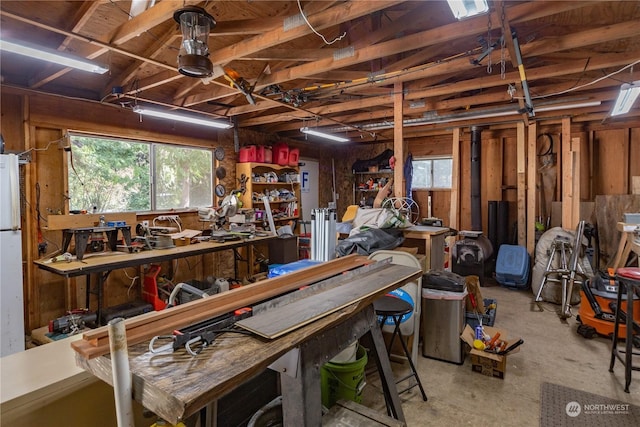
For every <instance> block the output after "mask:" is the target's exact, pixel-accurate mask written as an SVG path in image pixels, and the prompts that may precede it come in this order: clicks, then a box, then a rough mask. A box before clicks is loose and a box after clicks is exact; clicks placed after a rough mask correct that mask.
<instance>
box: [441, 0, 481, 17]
mask: <svg viewBox="0 0 640 427" xmlns="http://www.w3.org/2000/svg"><path fill="white" fill-rule="evenodd" d="M447 3H449V7H450V8H451V12H453V16H455V17H456V19H457V20H460V19H464V18H470V17H472V16H475V15H480V14H482V13H486V12H487V11H488V10H489V5H488V4H487V1H486V0H447Z"/></svg>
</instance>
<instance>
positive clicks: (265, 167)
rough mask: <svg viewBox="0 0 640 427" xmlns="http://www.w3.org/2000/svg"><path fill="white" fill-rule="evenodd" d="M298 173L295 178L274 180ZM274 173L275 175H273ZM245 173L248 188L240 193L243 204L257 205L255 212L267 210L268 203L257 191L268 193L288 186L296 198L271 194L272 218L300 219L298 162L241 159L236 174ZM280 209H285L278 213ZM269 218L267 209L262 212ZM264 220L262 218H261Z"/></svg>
mask: <svg viewBox="0 0 640 427" xmlns="http://www.w3.org/2000/svg"><path fill="white" fill-rule="evenodd" d="M287 173H288V174H292V175H293V176H297V179H296V180H294V181H293V182H285V181H275V179H279V178H280V176H281V175H283V174H287ZM274 174H275V175H274ZM242 175H244V176H246V177H248V178H249V179H248V180H247V184H246V191H245V193H244V194H243V195H241V196H240V200H241V201H242V207H243V208H247V209H255V210H256V212H260V211H262V212H264V211H265V204H264V202H263V201H262V200H259V199H258V198H257V197H254V195H255V194H256V193H257V194H261V195H262V194H268V193H270V192H272V191H274V190H279V189H286V190H289V191H290V192H291V193H292V194H293V196H294V197H293V198H285V199H281V198H273V199H272V198H270V200H269V206H270V207H271V211H272V212H273V215H274V217H273V220H274V222H275V223H276V226H277V225H278V223H283V222H288V221H291V220H297V219H298V218H299V216H300V209H301V207H300V169H299V168H298V167H297V166H280V165H277V164H271V163H238V164H237V165H236V177H237V178H241V177H242ZM277 212H280V213H283V214H278V213H277ZM263 219H264V220H266V212H264V213H263ZM259 221H260V222H262V219H260V220H259Z"/></svg>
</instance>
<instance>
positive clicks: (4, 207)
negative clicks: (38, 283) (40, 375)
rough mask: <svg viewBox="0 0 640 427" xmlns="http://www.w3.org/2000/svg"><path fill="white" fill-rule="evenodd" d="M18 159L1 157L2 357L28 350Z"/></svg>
mask: <svg viewBox="0 0 640 427" xmlns="http://www.w3.org/2000/svg"><path fill="white" fill-rule="evenodd" d="M20 228H21V225H20V173H19V171H18V156H17V155H15V154H0V357H4V356H8V355H9V354H13V353H16V352H18V351H23V350H24V297H23V290H22V232H21V229H20Z"/></svg>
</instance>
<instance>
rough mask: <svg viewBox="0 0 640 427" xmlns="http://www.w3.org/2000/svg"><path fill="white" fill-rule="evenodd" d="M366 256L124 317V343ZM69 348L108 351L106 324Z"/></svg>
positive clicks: (323, 275)
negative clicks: (131, 316) (125, 329)
mask: <svg viewBox="0 0 640 427" xmlns="http://www.w3.org/2000/svg"><path fill="white" fill-rule="evenodd" d="M370 262H371V261H369V260H367V259H366V258H365V257H362V256H356V255H350V256H346V257H343V258H338V259H336V260H333V261H329V262H326V263H323V264H319V265H317V266H313V267H310V268H305V269H302V270H299V271H294V272H292V273H289V274H287V275H286V276H279V277H275V278H272V279H267V280H264V281H261V282H256V283H252V284H250V285H246V286H242V287H240V288H237V289H233V290H231V291H228V292H223V293H220V294H216V295H213V296H211V297H207V298H203V299H200V300H196V301H191V302H188V303H186V304H180V305H178V306H176V307H172V308H171V309H168V310H163V311H157V312H151V313H146V314H143V315H140V316H137V317H134V318H130V319H127V320H126V328H127V343H128V344H129V345H131V344H136V343H140V342H143V341H145V340H148V339H150V338H152V337H154V336H156V335H163V334H167V333H171V331H173V330H174V329H180V328H183V327H186V326H189V325H193V324H195V323H197V322H200V321H203V320H206V319H210V318H213V317H216V316H219V315H222V314H226V313H229V312H231V311H234V310H237V309H238V308H242V307H246V306H250V305H253V304H256V303H258V302H260V301H264V300H267V299H269V298H273V297H275V296H278V295H281V294H283V293H285V292H289V291H292V290H295V289H298V288H299V287H300V286H303V285H308V284H310V283H314V282H317V281H320V280H323V279H327V278H329V277H332V276H335V275H338V274H340V273H342V272H344V271H346V270H351V269H354V268H357V267H360V266H363V265H365V264H368V263H370ZM72 347H73V348H74V349H75V350H76V351H77V352H78V353H79V354H80V355H81V356H83V357H84V358H87V359H91V358H94V357H98V356H101V355H104V354H107V353H108V352H109V337H108V332H107V328H106V327H101V328H98V329H94V330H92V331H89V332H86V333H85V334H84V335H83V339H82V340H78V341H75V342H74V343H72Z"/></svg>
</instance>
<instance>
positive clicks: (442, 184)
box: [433, 159, 453, 188]
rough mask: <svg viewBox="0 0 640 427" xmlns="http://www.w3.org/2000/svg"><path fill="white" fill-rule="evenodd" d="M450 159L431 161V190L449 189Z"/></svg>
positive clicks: (451, 162) (451, 163)
mask: <svg viewBox="0 0 640 427" xmlns="http://www.w3.org/2000/svg"><path fill="white" fill-rule="evenodd" d="M452 165H453V160H452V159H436V160H434V161H433V188H451V167H452Z"/></svg>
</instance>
